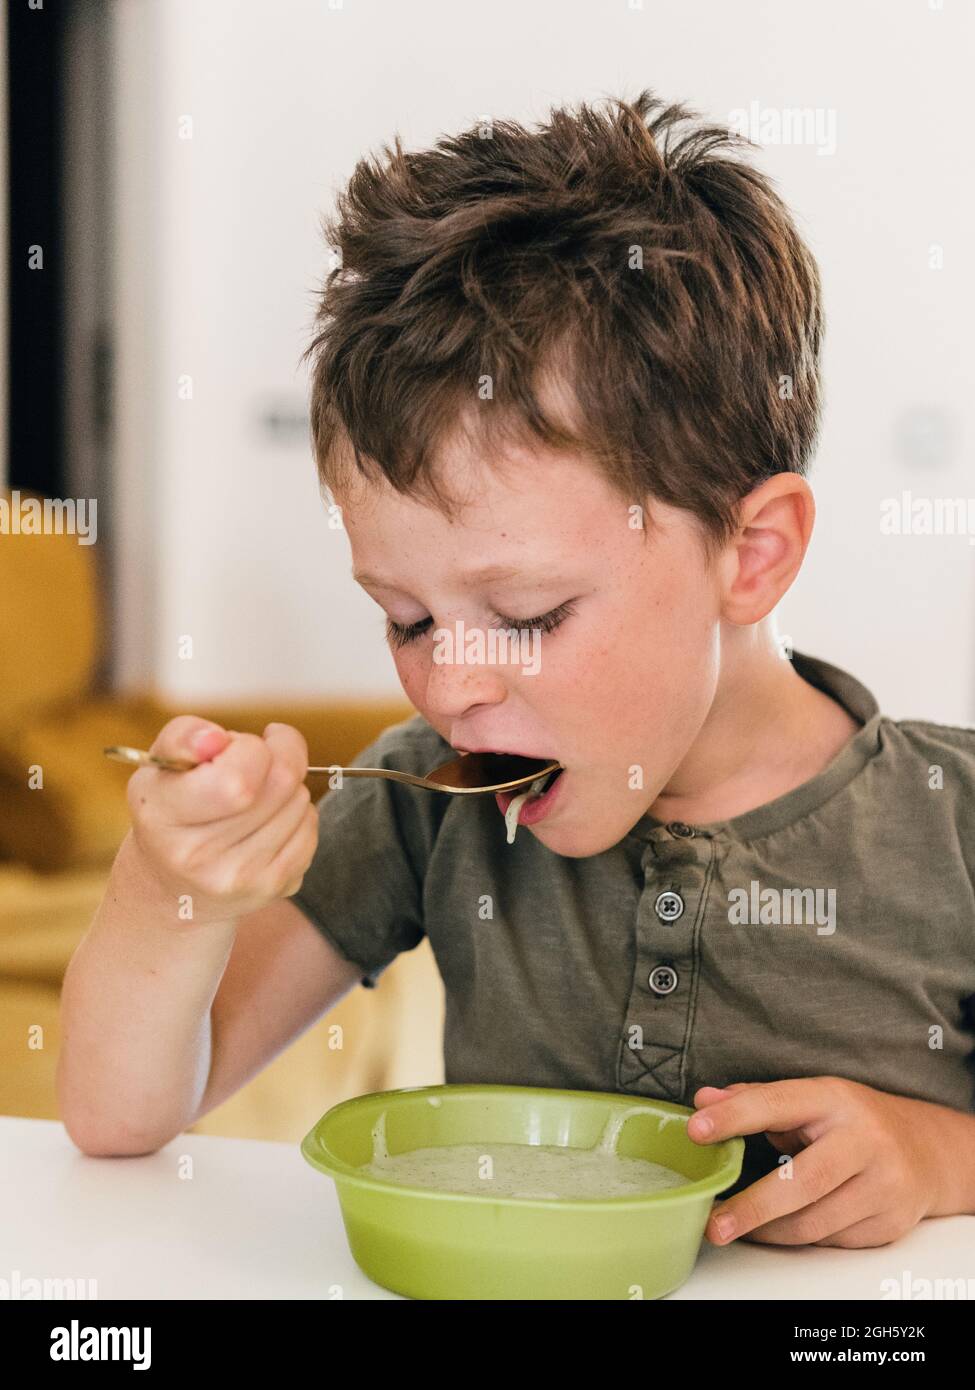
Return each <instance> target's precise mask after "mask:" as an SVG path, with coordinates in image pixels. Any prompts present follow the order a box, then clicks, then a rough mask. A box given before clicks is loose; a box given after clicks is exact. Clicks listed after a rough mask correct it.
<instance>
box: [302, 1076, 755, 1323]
mask: <svg viewBox="0 0 975 1390" xmlns="http://www.w3.org/2000/svg"><path fill="white" fill-rule="evenodd" d="M694 1113H695V1112H694V1111H693V1110H691V1109H688V1107H687V1106H684V1105H674V1104H671V1103H670V1102H669V1101H662V1100H652V1099H645V1098H643V1097H639V1098H637V1097H630V1096H624V1095H618V1094H615V1093H613V1092H610V1091H558V1090H548V1089H542V1088H539V1087H535V1086H476V1085H470V1086H462V1085H451V1086H411V1087H407V1088H405V1089H402V1090H396V1091H377V1092H373V1093H372V1094H369V1095H364V1096H357V1097H356V1098H355V1099H354V1100H347V1101H343V1102H342V1103H341V1104H339V1105H334V1106H333V1107H332V1108H331V1110H328V1111H326V1112H325V1114H324V1115H323V1116H322V1118H321V1119H320V1120H319V1121H318V1123H317V1124H316V1125H315V1127H314V1128H313V1129H312V1130H311V1131H310V1133H308V1134H306V1135H305V1137H304V1139H303V1140H302V1141H301V1152H302V1154H303V1155H304V1157H305V1158H306V1159H307V1160H308V1162H309V1163H310V1164H311V1165H312V1167H314V1168H317V1169H319V1171H320V1172H322V1173H325V1174H327V1175H328V1177H330V1178H332V1179H334V1181H335V1185H336V1187H337V1189H338V1197H339V1204H340V1206H341V1209H342V1219H343V1221H344V1222H345V1230H346V1234H347V1236H348V1239H349V1248H350V1250H351V1252H352V1255H353V1258H354V1259H355V1261H356V1263H357V1264H358V1266H359V1268H360V1269H361V1270H362V1271H363V1272H364V1273H365V1274H367V1275H368V1276H369V1278H370V1279H373V1280H375V1282H376V1283H377V1284H381V1285H382V1286H383V1287H384V1288H387V1289H392V1290H393V1292H394V1293H399V1294H406V1295H407V1296H408V1297H410V1298H445V1299H461V1298H471V1299H536V1298H538V1299H561V1298H566V1299H603V1298H607V1299H608V1298H625V1299H633V1298H662V1297H663V1295H664V1294H668V1293H672V1292H673V1290H674V1289H677V1288H679V1287H680V1286H681V1284H683V1283H684V1281H685V1279H687V1277H688V1276H689V1275H690V1273H691V1270H692V1269H693V1268H694V1262H695V1260H696V1259H697V1255H698V1251H699V1250H700V1248H701V1241H702V1239H703V1236H704V1228H705V1226H706V1225H707V1220H708V1214H709V1212H710V1210H711V1205H712V1203H713V1201H714V1198H715V1197H716V1196H717V1194H718V1193H719V1192H723V1191H724V1190H725V1188H727V1187H730V1186H731V1184H732V1183H733V1182H734V1181H735V1180H736V1179H737V1177H738V1176H739V1174H740V1173H741V1167H742V1160H743V1157H744V1151H745V1142H744V1140H743V1139H740V1138H733V1139H725V1140H723V1141H722V1142H721V1143H720V1144H695V1142H694V1140H693V1139H690V1138H688V1135H687V1121H688V1119H689V1118H690V1117H691V1115H693V1114H694ZM383 1115H385V1121H384V1125H385V1139H386V1145H387V1149H388V1152H389V1153H390V1154H397V1153H403V1152H405V1151H407V1150H410V1149H420V1148H428V1147H436V1146H439V1145H445V1144H475V1143H476V1144H484V1145H485V1146H488V1145H490V1144H492V1143H510V1144H562V1145H567V1146H569V1147H572V1148H579V1149H588V1148H592V1147H594V1146H595V1145H596V1144H598V1143H599V1141H600V1139H601V1137H602V1135H603V1131H604V1130H605V1128H606V1125H607V1123H608V1122H609V1121H610V1120H613V1121H615V1122H617V1123H619V1124H620V1130H619V1135H618V1140H617V1143H616V1152H617V1153H618V1154H619V1155H620V1156H621V1157H627V1158H647V1159H651V1160H652V1161H653V1162H654V1163H663V1164H665V1165H666V1166H667V1167H668V1168H673V1169H674V1170H675V1171H677V1172H679V1173H683V1174H685V1175H686V1177H687V1184H686V1186H680V1187H674V1188H669V1189H665V1190H663V1191H660V1192H652V1193H648V1194H647V1195H646V1196H645V1197H608V1198H565V1199H559V1200H555V1199H552V1198H549V1199H536V1198H526V1197H497V1196H491V1195H489V1194H487V1193H485V1194H484V1195H482V1194H480V1193H477V1194H473V1195H468V1194H466V1193H460V1192H442V1191H438V1190H437V1189H435V1188H429V1187H407V1186H405V1185H404V1184H402V1183H394V1182H390V1181H389V1180H388V1179H385V1178H376V1177H371V1176H369V1175H367V1174H364V1173H362V1172H361V1171H360V1170H361V1165H363V1164H365V1163H368V1162H370V1161H371V1159H372V1156H373V1139H372V1134H373V1126H374V1125H375V1124H376V1123H377V1121H379V1120H380V1117H382V1116H383ZM623 1116H625V1118H622V1119H621V1117H623Z"/></svg>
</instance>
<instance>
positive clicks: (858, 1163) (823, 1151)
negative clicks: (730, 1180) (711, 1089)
mask: <svg viewBox="0 0 975 1390" xmlns="http://www.w3.org/2000/svg"><path fill="white" fill-rule="evenodd" d="M862 1166H863V1164H862V1159H861V1158H860V1157H859V1156H858V1155H856V1154H855V1153H853V1151H852V1149H851V1145H850V1142H849V1135H847V1134H844V1133H842V1132H841V1131H840V1130H831V1131H830V1132H829V1133H828V1134H825V1135H823V1137H822V1138H821V1139H818V1140H817V1141H816V1143H815V1144H810V1145H809V1147H808V1148H807V1149H803V1151H802V1153H800V1154H798V1155H797V1156H796V1157H795V1158H794V1159H793V1160H792V1161H791V1163H790V1164H789V1165H785V1164H783V1165H781V1166H779V1167H777V1168H776V1169H775V1170H774V1171H773V1172H771V1173H766V1174H765V1176H764V1177H762V1178H759V1180H758V1182H754V1183H752V1184H751V1185H750V1186H749V1187H746V1188H744V1189H743V1190H742V1191H741V1192H736V1193H735V1195H734V1196H733V1197H729V1198H728V1199H727V1201H725V1202H722V1204H721V1206H720V1208H719V1209H717V1210H716V1211H715V1212H714V1213H713V1214H712V1216H711V1218H710V1220H709V1234H708V1239H709V1240H713V1242H714V1244H716V1245H726V1244H727V1243H728V1241H729V1240H735V1239H737V1238H738V1237H739V1236H742V1235H744V1234H745V1233H746V1232H747V1231H754V1230H755V1229H756V1228H757V1227H759V1226H766V1225H768V1224H769V1223H770V1222H773V1223H774V1222H776V1221H779V1220H780V1219H781V1218H783V1217H786V1216H789V1215H790V1213H792V1212H797V1211H801V1210H803V1209H805V1208H806V1207H810V1206H811V1205H812V1204H813V1203H816V1202H819V1201H820V1200H821V1199H822V1198H824V1197H826V1196H827V1194H829V1193H830V1192H832V1191H834V1189H836V1188H838V1187H839V1186H840V1185H841V1184H843V1183H845V1182H846V1181H847V1180H848V1179H849V1178H851V1177H853V1176H854V1175H855V1174H857V1173H859V1172H860V1171H861V1169H862ZM860 1214H862V1213H860ZM729 1222H730V1223H731V1229H730V1230H729V1229H728V1223H729ZM711 1229H713V1231H714V1234H713V1236H712V1235H711V1234H710V1231H711Z"/></svg>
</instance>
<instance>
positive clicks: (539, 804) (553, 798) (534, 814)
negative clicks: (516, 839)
mask: <svg viewBox="0 0 975 1390" xmlns="http://www.w3.org/2000/svg"><path fill="white" fill-rule="evenodd" d="M568 775H569V774H568V772H562V773H560V774H559V776H558V777H557V778H556V779H555V781H554V783H553V784H552V786H551V787H550V788H549V790H548V791H547V792H543V793H542V795H541V796H536V797H532V799H531V800H530V801H526V802H524V803H523V805H522V807H521V810H520V811H519V812H518V824H519V825H534V824H535V823H536V822H537V821H540V820H542V819H543V818H544V817H545V816H547V815H548V813H549V811H551V809H552V807H553V806H554V805H555V804H556V802H557V801H558V799H559V792H560V790H561V788H562V784H563V782H564V781H565V779H566V778H567V777H568ZM517 795H518V793H517V792H495V794H494V799H495V801H496V802H497V803H498V810H499V811H500V812H501V814H502V815H504V813H505V811H507V809H508V807H509V806H510V805H511V803H512V801H513V800H514V798H515V797H516V796H517Z"/></svg>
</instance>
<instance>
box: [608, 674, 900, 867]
mask: <svg viewBox="0 0 975 1390" xmlns="http://www.w3.org/2000/svg"><path fill="white" fill-rule="evenodd" d="M792 664H793V666H794V667H795V669H796V671H797V672H798V674H799V675H800V676H802V678H803V679H804V680H807V681H809V683H810V684H811V685H814V686H816V687H817V688H818V689H820V690H823V691H825V693H826V694H827V695H831V696H832V697H833V699H835V700H837V701H838V702H839V703H840V704H841V705H842V706H843V707H844V709H846V710H848V711H849V713H850V714H852V715H853V717H854V719H857V720H859V721H860V724H861V725H862V727H861V728H860V729H859V730H858V732H857V733H855V734H854V735H853V737H852V738H851V739H850V740H849V741H848V742H847V743H846V744H845V745H844V746H843V747H842V748H841V749H840V751H839V753H837V755H836V757H835V758H834V759H833V760H832V762H831V763H829V764H828V766H827V767H825V768H823V770H822V772H820V773H817V775H816V776H815V777H812V778H810V780H809V781H808V782H803V783H802V784H801V785H800V786H798V787H794V788H793V789H792V791H789V792H785V793H784V795H782V796H777V797H776V798H775V799H774V801H769V802H766V804H765V805H764V806H756V807H755V809H754V810H752V811H745V812H743V813H742V814H741V815H740V816H733V817H732V818H731V819H730V820H720V821H711V822H708V823H706V824H697V823H696V822H695V823H694V824H693V825H691V826H690V827H689V826H688V825H686V824H685V823H684V822H683V821H661V820H657V818H656V817H655V816H651V815H650V814H649V813H648V814H647V815H645V816H643V817H641V819H640V820H639V821H638V822H637V824H636V825H635V826H634V828H633V830H632V831H630V834H631V835H635V836H636V837H637V838H638V839H640V840H650V841H662V840H670V841H673V840H676V839H687V838H690V835H689V832H690V831H691V830H692V831H693V832H694V835H695V836H703V837H707V838H713V837H714V836H719V835H720V836H724V837H727V838H730V839H734V840H754V839H757V838H759V837H761V836H763V835H768V834H771V833H772V832H773V831H775V830H781V829H783V828H784V827H785V826H788V825H792V824H793V823H795V822H796V821H798V820H801V819H802V817H803V816H808V815H809V814H810V813H811V812H812V811H815V810H816V809H817V807H819V806H822V804H823V803H824V802H825V801H828V800H829V798H830V797H831V796H835V795H836V793H837V792H838V791H840V790H842V788H843V787H845V786H847V785H848V784H849V783H850V782H852V781H853V779H854V777H856V775H857V774H858V773H859V772H860V771H861V769H862V768H863V767H865V766H866V764H867V763H868V762H869V761H870V759H871V758H873V757H874V756H875V755H876V754H877V753H878V752H879V751H880V722H881V719H882V718H883V716H882V714H881V712H880V706H879V704H878V703H877V700H876V698H875V697H874V695H873V694H872V693H871V691H869V690H868V689H867V687H866V686H865V685H863V684H861V682H860V681H858V680H857V679H856V677H855V676H851V675H850V673H849V672H848V671H843V670H841V669H840V667H838V666H833V665H831V664H830V662H828V661H823V660H821V659H820V658H818V657H812V656H808V655H806V654H805V653H803V652H797V651H794V652H793V653H792Z"/></svg>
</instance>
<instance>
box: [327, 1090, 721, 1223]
mask: <svg viewBox="0 0 975 1390" xmlns="http://www.w3.org/2000/svg"><path fill="white" fill-rule="evenodd" d="M444 1091H451V1092H453V1093H455V1094H456V1093H458V1092H462V1091H463V1092H475V1093H486V1092H494V1093H497V1092H503V1093H504V1094H506V1095H510V1094H512V1093H516V1094H529V1093H531V1094H537V1095H542V1096H551V1097H556V1096H569V1097H580V1096H584V1097H588V1098H591V1099H593V1100H606V1101H611V1102H614V1103H616V1104H618V1105H619V1106H621V1107H623V1108H633V1106H634V1102H635V1103H636V1108H637V1109H639V1108H640V1104H641V1103H643V1104H645V1105H646V1107H647V1109H648V1110H651V1109H653V1108H655V1107H660V1108H663V1109H664V1110H667V1111H669V1112H671V1113H672V1114H674V1115H686V1116H687V1117H688V1118H690V1116H692V1115H694V1114H695V1113H696V1112H695V1111H694V1110H693V1109H692V1108H691V1107H690V1106H686V1105H680V1104H678V1103H677V1102H676V1101H668V1100H659V1099H658V1098H657V1097H655V1096H628V1095H625V1094H623V1093H621V1092H619V1091H582V1090H576V1089H572V1088H568V1087H550V1086H514V1085H510V1086H509V1085H505V1084H502V1083H493V1082H490V1083H487V1082H486V1083H480V1082H465V1081H460V1082H445V1083H442V1084H440V1085H427V1086H397V1087H394V1088H393V1089H391V1090H388V1091H367V1092H365V1093H364V1094H363V1095H361V1096H350V1097H349V1099H348V1100H343V1101H338V1102H337V1103H336V1104H335V1105H333V1106H330V1107H329V1109H328V1110H326V1111H325V1113H324V1114H323V1115H321V1116H319V1118H318V1119H317V1120H316V1121H315V1124H314V1125H313V1126H312V1128H311V1129H310V1130H309V1131H308V1133H307V1134H306V1135H305V1137H304V1138H303V1139H302V1141H301V1144H300V1149H301V1153H302V1156H303V1157H304V1158H305V1160H306V1161H307V1162H308V1163H310V1164H311V1166H312V1167H313V1168H317V1169H318V1171H319V1172H321V1173H324V1174H325V1175H326V1177H330V1178H332V1180H333V1181H334V1182H335V1184H336V1186H337V1187H338V1186H339V1185H340V1184H342V1185H344V1184H349V1185H350V1186H353V1187H359V1188H362V1189H364V1190H366V1191H372V1192H386V1193H390V1194H393V1195H397V1196H400V1195H401V1196H403V1197H417V1198H422V1199H424V1200H427V1201H436V1202H444V1201H447V1202H449V1201H453V1202H473V1203H474V1204H475V1205H485V1204H490V1205H497V1204H498V1203H501V1204H503V1205H510V1206H512V1207H513V1208H514V1209H516V1210H518V1211H523V1210H524V1209H525V1208H527V1207H537V1208H541V1209H544V1210H547V1211H551V1210H553V1209H561V1208H563V1207H571V1208H572V1209H573V1210H575V1209H576V1208H579V1209H581V1210H583V1211H591V1210H597V1209H599V1208H600V1207H608V1208H609V1209H610V1210H612V1211H617V1210H625V1209H626V1208H628V1207H637V1208H640V1209H643V1208H645V1207H647V1206H648V1205H654V1204H658V1205H674V1204H678V1205H683V1204H684V1203H685V1202H690V1203H693V1202H694V1201H696V1200H697V1199H699V1198H701V1197H704V1196H707V1195H708V1194H711V1195H716V1194H717V1193H719V1192H722V1191H724V1189H725V1188H726V1187H730V1185H731V1184H732V1183H733V1182H735V1181H736V1180H737V1178H738V1177H739V1175H740V1173H741V1166H742V1165H741V1159H742V1158H743V1157H744V1150H745V1141H744V1139H743V1138H741V1137H739V1136H734V1137H732V1138H729V1139H722V1140H721V1141H720V1142H718V1143H716V1144H707V1145H703V1144H702V1145H701V1146H700V1147H701V1148H708V1149H711V1150H712V1151H714V1152H716V1153H717V1154H718V1156H719V1159H718V1163H719V1166H718V1168H717V1169H716V1171H715V1172H714V1173H712V1174H710V1176H708V1177H703V1178H696V1179H695V1180H694V1181H693V1182H688V1183H684V1184H682V1185H681V1186H679V1187H665V1188H662V1189H660V1190H659V1191H657V1192H647V1193H645V1194H642V1195H636V1196H621V1197H558V1198H554V1199H553V1198H551V1197H512V1196H507V1195H504V1194H499V1195H492V1194H490V1193H487V1192H485V1193H480V1192H444V1191H441V1190H440V1189H438V1188H434V1187H413V1186H410V1185H409V1184H407V1183H402V1182H395V1181H394V1180H392V1179H390V1178H381V1177H377V1176H375V1175H374V1174H364V1173H363V1172H362V1171H361V1169H360V1168H358V1167H356V1165H355V1164H352V1163H347V1162H346V1161H345V1159H342V1158H339V1156H338V1155H337V1154H336V1153H335V1152H334V1150H333V1149H332V1148H331V1147H330V1146H329V1145H328V1143H327V1142H326V1141H325V1140H323V1139H322V1138H321V1136H320V1134H319V1130H320V1128H321V1126H322V1125H323V1124H325V1122H326V1120H328V1119H329V1117H330V1116H333V1115H337V1114H338V1113H339V1112H340V1111H343V1110H349V1109H353V1108H361V1107H362V1106H363V1105H365V1104H367V1103H368V1104H373V1103H374V1102H376V1101H387V1102H389V1103H395V1101H396V1099H397V1098H399V1097H406V1096H413V1097H419V1096H421V1095H423V1094H424V1093H426V1094H428V1095H442V1094H443V1093H444ZM690 1142H693V1141H690ZM526 1147H530V1146H529V1145H526ZM566 1147H569V1146H566ZM339 1190H340V1195H341V1187H340V1189H339Z"/></svg>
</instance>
